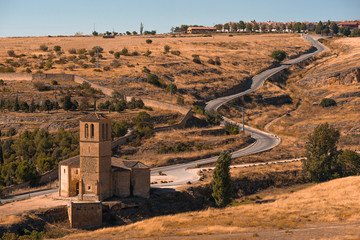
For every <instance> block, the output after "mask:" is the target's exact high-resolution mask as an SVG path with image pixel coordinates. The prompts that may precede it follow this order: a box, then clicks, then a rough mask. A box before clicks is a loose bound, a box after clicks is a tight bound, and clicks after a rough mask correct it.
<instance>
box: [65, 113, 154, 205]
mask: <svg viewBox="0 0 360 240" xmlns="http://www.w3.org/2000/svg"><path fill="white" fill-rule="evenodd" d="M111 153H112V151H111V119H109V118H107V117H106V116H105V115H103V114H99V113H93V114H89V115H88V116H86V117H84V118H82V119H81V120H80V156H76V157H73V158H70V159H66V160H64V161H61V162H60V163H59V181H60V184H59V195H60V196H62V197H76V196H78V199H79V200H80V201H81V200H84V201H102V200H104V199H106V198H109V197H113V196H117V197H128V196H137V197H144V198H149V196H150V168H149V167H147V166H146V165H144V164H143V163H141V162H139V161H126V160H123V159H120V158H115V157H111Z"/></svg>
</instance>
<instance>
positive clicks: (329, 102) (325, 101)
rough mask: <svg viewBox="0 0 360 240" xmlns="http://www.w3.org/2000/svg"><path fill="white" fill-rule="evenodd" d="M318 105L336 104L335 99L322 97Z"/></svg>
mask: <svg viewBox="0 0 360 240" xmlns="http://www.w3.org/2000/svg"><path fill="white" fill-rule="evenodd" d="M320 106H321V107H323V108H326V107H332V106H336V101H335V100H334V99H331V98H324V99H323V100H321V102H320Z"/></svg>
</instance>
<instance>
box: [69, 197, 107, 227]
mask: <svg viewBox="0 0 360 240" xmlns="http://www.w3.org/2000/svg"><path fill="white" fill-rule="evenodd" d="M68 216H69V221H70V227H71V228H93V227H99V226H101V225H102V205H101V203H100V202H95V203H80V202H77V203H74V202H70V204H69V206H68Z"/></svg>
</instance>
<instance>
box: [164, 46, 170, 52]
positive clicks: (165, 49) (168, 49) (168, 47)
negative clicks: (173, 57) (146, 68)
mask: <svg viewBox="0 0 360 240" xmlns="http://www.w3.org/2000/svg"><path fill="white" fill-rule="evenodd" d="M164 51H165V53H169V51H170V46H169V45H165V46H164Z"/></svg>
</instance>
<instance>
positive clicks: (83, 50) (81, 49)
mask: <svg viewBox="0 0 360 240" xmlns="http://www.w3.org/2000/svg"><path fill="white" fill-rule="evenodd" d="M86 52H87V51H86V49H85V48H80V49H78V50H77V53H78V54H86Z"/></svg>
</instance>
